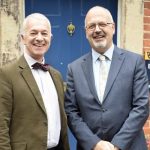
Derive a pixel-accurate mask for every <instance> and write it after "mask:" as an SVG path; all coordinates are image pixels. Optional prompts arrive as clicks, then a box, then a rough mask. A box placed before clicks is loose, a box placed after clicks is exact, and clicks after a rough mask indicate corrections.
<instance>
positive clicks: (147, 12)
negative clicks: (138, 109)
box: [143, 0, 150, 150]
mask: <svg viewBox="0 0 150 150" xmlns="http://www.w3.org/2000/svg"><path fill="white" fill-rule="evenodd" d="M143 22H144V24H143V25H144V28H143V30H144V32H143V33H144V34H143V50H144V52H145V51H149V52H150V0H144V18H143ZM144 132H145V136H146V139H147V145H148V150H150V117H149V119H148V120H147V122H146V124H145V126H144Z"/></svg>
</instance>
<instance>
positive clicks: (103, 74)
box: [99, 55, 108, 102]
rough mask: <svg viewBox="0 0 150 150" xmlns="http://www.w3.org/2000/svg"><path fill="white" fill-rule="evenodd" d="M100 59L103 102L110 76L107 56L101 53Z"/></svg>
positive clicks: (101, 98)
mask: <svg viewBox="0 0 150 150" xmlns="http://www.w3.org/2000/svg"><path fill="white" fill-rule="evenodd" d="M99 60H100V101H101V102H103V96H104V92H105V87H106V82H107V77H108V67H107V63H106V56H104V55H100V56H99Z"/></svg>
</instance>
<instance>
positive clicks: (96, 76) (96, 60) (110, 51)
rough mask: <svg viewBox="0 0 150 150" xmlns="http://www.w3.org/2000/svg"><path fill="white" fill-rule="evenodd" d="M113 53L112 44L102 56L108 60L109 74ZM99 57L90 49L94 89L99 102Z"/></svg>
mask: <svg viewBox="0 0 150 150" xmlns="http://www.w3.org/2000/svg"><path fill="white" fill-rule="evenodd" d="M113 51H114V45H113V44H112V46H111V47H110V48H109V49H108V50H107V51H106V52H105V53H104V55H105V56H106V57H107V58H108V59H107V60H106V63H107V67H108V68H107V69H108V72H109V69H110V65H111V60H112V55H113ZM99 56H100V54H99V53H98V52H96V51H95V50H94V49H92V60H93V73H94V80H95V87H96V91H97V95H98V98H99V100H100V101H101V99H100V98H101V96H100V74H101V71H100V61H99ZM106 84H107V83H106Z"/></svg>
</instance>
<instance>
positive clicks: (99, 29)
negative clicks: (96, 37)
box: [95, 24, 101, 32]
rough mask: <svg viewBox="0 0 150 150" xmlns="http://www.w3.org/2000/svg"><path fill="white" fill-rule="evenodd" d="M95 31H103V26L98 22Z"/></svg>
mask: <svg viewBox="0 0 150 150" xmlns="http://www.w3.org/2000/svg"><path fill="white" fill-rule="evenodd" d="M95 31H96V32H98V31H101V27H100V26H99V25H98V24H96V26H95Z"/></svg>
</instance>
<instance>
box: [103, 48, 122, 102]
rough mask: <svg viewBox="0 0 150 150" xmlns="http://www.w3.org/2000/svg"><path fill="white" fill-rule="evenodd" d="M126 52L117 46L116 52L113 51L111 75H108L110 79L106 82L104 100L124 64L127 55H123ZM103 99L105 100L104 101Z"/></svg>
mask: <svg viewBox="0 0 150 150" xmlns="http://www.w3.org/2000/svg"><path fill="white" fill-rule="evenodd" d="M123 54H124V53H123V52H121V50H120V49H119V48H117V47H115V49H114V52H113V57H112V62H111V66H110V70H109V75H108V80H107V84H106V89H105V93H104V100H105V99H106V97H107V95H108V93H109V91H110V89H111V87H112V85H113V83H114V81H115V79H116V77H117V75H118V73H119V71H120V68H121V66H122V64H123V61H124V58H125V56H124V55H123ZM104 100H103V101H104Z"/></svg>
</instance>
